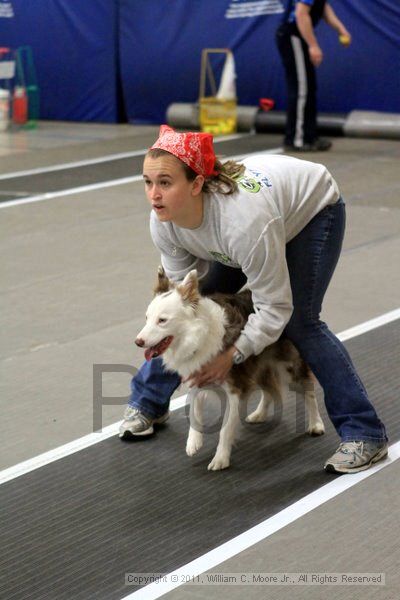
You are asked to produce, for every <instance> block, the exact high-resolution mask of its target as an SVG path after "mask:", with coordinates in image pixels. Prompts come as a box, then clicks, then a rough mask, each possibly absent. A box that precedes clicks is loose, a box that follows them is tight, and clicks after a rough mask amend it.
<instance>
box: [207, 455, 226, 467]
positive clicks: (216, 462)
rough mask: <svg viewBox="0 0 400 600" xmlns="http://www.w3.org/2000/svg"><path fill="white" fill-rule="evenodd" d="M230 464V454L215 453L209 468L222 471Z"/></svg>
mask: <svg viewBox="0 0 400 600" xmlns="http://www.w3.org/2000/svg"><path fill="white" fill-rule="evenodd" d="M229 465H230V461H229V456H223V455H217V454H216V455H215V456H214V458H213V459H212V461H211V462H210V464H209V465H208V467H207V469H208V470H209V471H222V469H227V468H228V467H229Z"/></svg>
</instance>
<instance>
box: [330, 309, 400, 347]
mask: <svg viewBox="0 0 400 600" xmlns="http://www.w3.org/2000/svg"><path fill="white" fill-rule="evenodd" d="M397 319H400V308H396V309H395V310H391V311H390V312H387V313H385V314H383V315H380V316H379V317H375V318H374V319H370V320H369V321H365V322H364V323H361V324H360V325H355V326H354V327H350V329H346V331H342V332H341V333H339V334H338V338H339V339H340V340H341V341H342V342H345V341H346V340H349V339H350V338H353V337H357V336H358V335H361V334H362V333H366V332H367V331H371V330H372V329H376V328H377V327H381V326H382V325H386V324H387V323H391V322H392V321H396V320H397Z"/></svg>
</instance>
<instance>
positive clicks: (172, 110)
mask: <svg viewBox="0 0 400 600" xmlns="http://www.w3.org/2000/svg"><path fill="white" fill-rule="evenodd" d="M257 112H258V107H257V106H238V107H237V129H238V131H243V132H245V131H252V130H253V129H254V124H255V121H256V115H257ZM167 123H168V125H171V127H177V128H181V129H198V128H199V105H198V104H197V103H196V104H188V103H184V102H176V103H174V104H170V105H169V107H168V109H167Z"/></svg>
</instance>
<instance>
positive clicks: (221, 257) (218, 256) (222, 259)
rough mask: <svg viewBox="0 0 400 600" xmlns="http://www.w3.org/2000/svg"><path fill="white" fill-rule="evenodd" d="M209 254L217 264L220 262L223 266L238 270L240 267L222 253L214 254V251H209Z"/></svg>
mask: <svg viewBox="0 0 400 600" xmlns="http://www.w3.org/2000/svg"><path fill="white" fill-rule="evenodd" d="M209 253H210V254H211V256H212V257H213V258H214V259H215V260H216V261H217V262H220V263H222V264H224V265H230V266H233V267H239V268H240V265H238V263H236V262H234V261H233V260H232V259H231V258H230V257H229V256H228V255H227V254H224V253H223V252H215V251H214V250H209Z"/></svg>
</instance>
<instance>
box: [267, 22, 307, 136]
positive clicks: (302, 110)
mask: <svg viewBox="0 0 400 600" xmlns="http://www.w3.org/2000/svg"><path fill="white" fill-rule="evenodd" d="M276 42H277V46H278V50H279V52H280V55H281V57H282V62H283V65H284V67H285V73H286V83H287V90H288V99H287V102H288V103H287V121H286V132H285V143H286V144H290V145H291V144H294V145H295V146H302V145H303V144H310V143H312V142H314V141H315V139H316V137H317V104H316V91H317V85H316V77H315V68H314V66H313V65H312V63H311V61H310V58H309V55H308V46H307V44H306V43H305V42H304V41H303V39H302V38H300V37H298V36H297V35H293V34H291V33H290V32H289V31H287V29H286V28H285V27H284V26H283V27H280V28H279V29H278V31H277V33H276Z"/></svg>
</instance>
